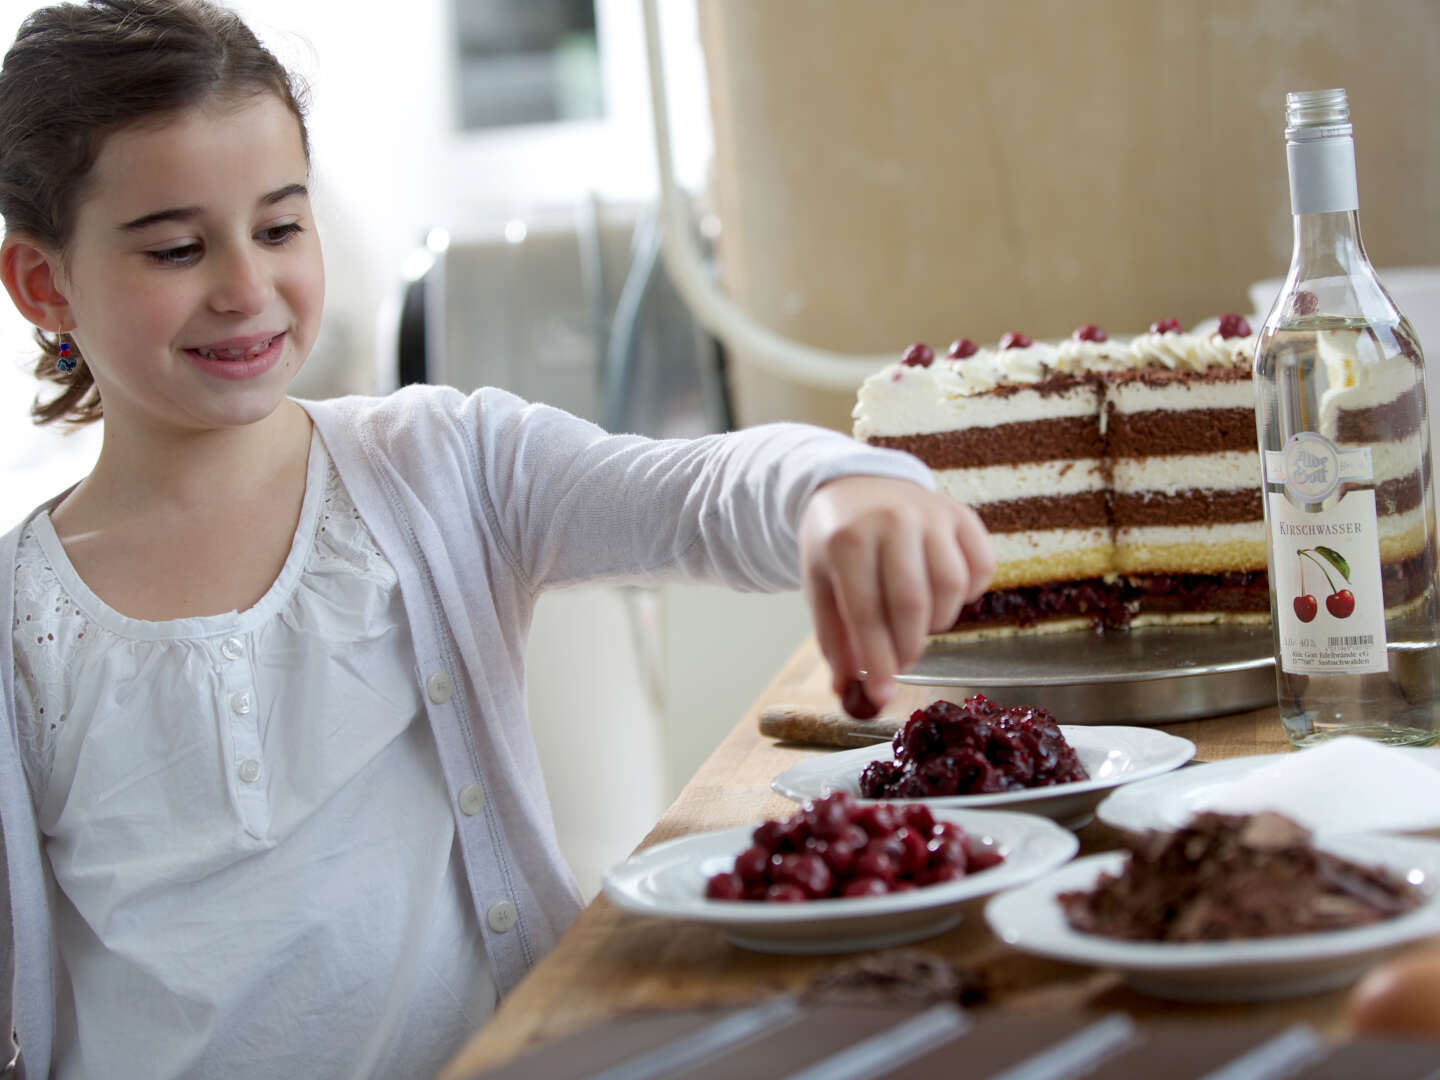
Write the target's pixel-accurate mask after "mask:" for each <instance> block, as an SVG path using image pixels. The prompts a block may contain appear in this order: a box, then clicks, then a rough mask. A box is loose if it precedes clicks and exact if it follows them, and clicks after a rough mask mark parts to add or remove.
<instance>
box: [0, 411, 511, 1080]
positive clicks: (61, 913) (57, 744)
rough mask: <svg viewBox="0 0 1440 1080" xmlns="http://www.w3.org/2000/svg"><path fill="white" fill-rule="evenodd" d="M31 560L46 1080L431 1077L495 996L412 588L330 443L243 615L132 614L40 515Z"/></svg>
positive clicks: (23, 610) (21, 626) (24, 721)
mask: <svg viewBox="0 0 1440 1080" xmlns="http://www.w3.org/2000/svg"><path fill="white" fill-rule="evenodd" d="M17 564H18V565H17V568H16V597H15V600H16V617H15V628H14V638H15V655H16V672H17V675H18V681H17V686H16V697H17V699H18V701H17V705H18V708H19V716H18V722H19V730H20V739H21V750H22V755H23V759H24V766H25V770H26V774H27V776H28V778H29V781H30V786H31V791H32V794H33V797H34V801H35V805H36V807H37V812H38V816H39V823H40V828H41V831H42V833H43V835H44V838H45V848H46V852H47V855H48V857H49V863H50V867H51V869H52V871H53V873H54V878H55V883H56V884H57V885H58V887H59V893H60V896H59V898H58V904H57V913H58V923H57V929H58V940H59V951H60V958H61V961H62V968H63V972H64V978H63V980H62V982H61V984H60V986H59V1000H58V1001H57V1040H56V1045H57V1051H58V1052H57V1057H56V1068H55V1075H56V1076H57V1077H59V1078H61V1080H71V1078H79V1077H99V1076H105V1077H111V1076H142V1075H143V1076H147V1077H154V1078H157V1080H159V1078H164V1077H177V1076H181V1075H184V1076H186V1077H217V1078H218V1077H224V1078H226V1080H231V1078H244V1077H252V1076H253V1077H256V1078H261V1077H264V1078H266V1080H271V1078H274V1077H277V1076H297V1077H298V1076H304V1077H307V1078H320V1077H411V1076H429V1075H432V1074H433V1073H434V1072H435V1071H436V1070H437V1069H438V1068H439V1067H440V1065H441V1064H442V1063H443V1062H444V1061H445V1060H446V1059H447V1057H448V1056H449V1055H450V1054H452V1053H453V1052H454V1050H455V1049H456V1048H457V1047H458V1046H459V1044H460V1043H461V1042H462V1041H463V1039H464V1038H465V1037H466V1036H467V1035H468V1034H469V1033H471V1032H472V1031H473V1030H474V1029H475V1028H476V1027H478V1026H479V1025H480V1024H481V1023H482V1022H483V1021H484V1019H485V1017H487V1016H488V1015H489V1014H490V1012H492V1011H493V1009H494V1005H495V998H496V991H495V982H494V978H493V975H492V972H491V969H490V965H489V962H488V960H487V957H486V955H485V949H484V945H483V941H482V938H481V934H480V929H479V927H478V925H477V921H476V915H475V910H474V906H473V903H472V902H471V901H470V898H469V895H468V891H467V889H466V886H465V881H464V874H463V869H462V867H461V864H460V856H459V850H458V848H457V846H456V843H455V826H454V822H453V819H452V815H451V810H450V807H449V805H448V800H447V795H446V791H445V785H444V782H443V777H442V774H441V771H440V763H439V759H438V756H437V752H436V747H435V744H434V737H433V735H432V734H431V732H430V730H429V726H428V724H427V723H426V722H425V721H424V709H423V702H422V701H421V699H420V692H419V690H418V686H419V684H420V682H421V680H420V679H419V678H418V677H417V673H416V663H415V655H414V648H413V644H412V641H411V637H410V632H409V629H408V624H407V621H406V619H405V612H404V608H403V606H402V604H401V598H400V592H399V589H398V587H397V582H396V575H395V571H394V569H393V568H392V567H391V566H390V564H389V563H388V562H387V561H386V560H385V558H384V557H383V556H382V555H381V554H380V552H379V550H378V548H377V547H376V545H375V542H374V540H373V538H372V537H371V535H370V532H369V530H368V529H367V528H366V526H365V524H364V522H363V521H361V520H360V518H359V514H358V512H357V511H356V510H355V508H354V506H353V504H352V503H351V501H350V498H349V496H348V494H347V493H346V491H345V489H344V486H343V485H342V484H341V483H340V480H339V477H338V475H337V474H336V472H335V470H334V468H333V466H332V465H331V463H330V458H329V455H328V454H327V453H326V451H325V448H324V445H323V443H322V442H321V440H320V438H319V436H318V434H316V435H315V436H314V437H313V439H312V442H311V448H310V462H309V471H308V475H307V479H306V488H305V497H304V504H303V507H302V510H301V515H300V523H299V526H298V527H297V529H296V531H295V538H294V540H293V542H292V545H291V549H290V552H289V555H288V557H287V559H286V561H285V566H284V568H283V570H282V571H281V573H280V576H279V577H278V578H277V579H276V581H275V583H274V584H273V585H272V586H271V588H270V589H269V591H267V592H266V594H265V596H264V597H262V598H261V600H260V601H259V602H258V603H257V604H256V605H255V606H254V607H252V608H250V609H248V610H246V611H242V612H230V613H226V614H223V615H211V616H204V617H200V618H189V619H175V620H172V621H169V622H147V621H143V620H138V619H131V618H128V617H126V616H124V615H121V614H119V613H118V612H116V611H114V610H113V609H111V608H109V607H107V606H106V605H105V604H104V603H103V602H102V601H101V600H100V599H99V598H98V597H97V596H96V595H95V594H94V593H92V592H91V591H90V590H89V589H88V588H87V587H86V586H85V583H84V582H83V581H81V580H80V578H79V576H78V575H77V574H76V573H75V570H74V568H73V567H72V566H71V565H70V562H69V560H68V559H67V557H66V555H65V551H64V548H63V547H62V546H61V544H60V542H59V539H58V538H57V536H56V534H55V531H54V528H53V526H52V525H51V523H50V519H49V517H48V515H42V516H40V517H38V518H36V519H35V521H34V522H33V523H32V526H31V528H30V529H29V530H28V531H27V533H26V535H25V536H24V538H23V539H22V541H21V544H20V549H19V557H18V560H17ZM417 719H418V720H419V722H416V721H417Z"/></svg>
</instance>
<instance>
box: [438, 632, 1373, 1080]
mask: <svg viewBox="0 0 1440 1080" xmlns="http://www.w3.org/2000/svg"><path fill="white" fill-rule="evenodd" d="M925 701H926V699H925V697H924V696H923V692H922V691H920V690H918V689H916V688H913V687H905V688H902V700H901V701H900V702H898V703H897V704H896V705H895V706H893V707H892V709H891V710H887V711H890V712H893V713H897V714H900V715H904V714H905V713H908V712H909V710H910V709H911V708H915V707H919V706H923V705H924V704H925ZM779 703H796V704H803V705H815V706H821V707H824V708H827V709H835V708H836V707H837V702H836V701H835V697H834V695H833V694H832V693H831V692H830V689H829V677H828V671H827V669H826V668H825V665H824V664H823V662H822V661H821V659H820V656H819V652H818V650H817V649H816V648H815V645H814V642H813V640H812V641H809V642H807V643H806V644H805V645H803V646H801V648H800V649H799V650H798V651H797V652H796V654H795V655H794V656H793V657H792V658H791V659H790V661H789V662H788V663H787V664H786V665H785V667H784V668H783V669H782V670H781V671H780V673H779V674H778V675H777V676H776V677H775V679H774V680H773V681H772V682H771V684H770V685H769V686H768V687H767V688H766V690H765V692H764V693H763V694H762V695H761V696H760V698H759V699H757V701H756V702H755V704H754V705H753V706H752V707H751V709H750V711H749V712H748V713H747V714H746V715H745V717H744V718H743V719H742V720H741V721H740V722H739V724H737V725H736V727H735V729H734V730H733V731H731V732H730V734H729V735H728V736H727V737H726V738H725V740H724V741H723V742H722V743H721V744H720V745H719V746H718V747H716V749H715V751H714V753H712V754H711V755H710V757H709V759H708V760H707V761H706V762H705V763H704V764H703V765H702V766H701V767H700V770H699V771H698V772H697V773H696V774H695V777H694V778H693V779H692V780H691V781H690V783H689V784H687V785H686V786H685V789H684V790H683V791H682V792H681V793H680V796H679V798H678V799H676V801H675V803H674V804H673V805H672V806H671V807H670V809H669V810H668V811H666V813H665V815H664V816H663V817H662V818H661V819H660V821H659V822H658V823H657V824H656V826H655V828H654V829H653V830H651V832H650V834H649V835H648V836H647V837H646V838H645V840H644V841H643V842H642V843H641V844H640V847H642V848H644V847H649V846H650V845H652V844H656V843H659V842H661V841H663V840H669V839H672V838H673V837H677V836H683V835H686V834H689V833H698V832H707V831H710V830H713V829H725V828H732V827H734V826H738V825H754V824H758V823H759V822H761V821H763V820H765V819H767V818H780V817H786V816H788V815H789V814H791V813H793V812H794V810H795V804H794V803H792V802H790V801H789V800H787V799H784V798H782V797H781V796H779V795H776V794H775V793H774V792H772V791H771V790H770V781H771V780H772V779H773V778H774V777H775V776H776V775H778V774H779V773H781V772H783V771H784V770H785V769H787V768H789V767H790V766H791V765H794V764H795V763H796V762H799V761H802V760H804V759H806V758H809V757H813V756H815V755H816V754H822V753H826V752H827V751H826V750H824V749H821V748H817V747H809V746H797V745H792V744H781V743H776V742H774V741H773V740H771V739H770V738H768V737H765V736H763V735H761V734H760V732H759V727H758V718H759V714H760V711H761V710H762V709H763V708H765V707H766V706H768V705H772V704H779ZM1061 719H1062V721H1063V717H1062V718H1061ZM1157 726H1159V727H1160V729H1161V730H1164V731H1170V732H1173V733H1174V734H1177V735H1183V736H1185V737H1186V738H1188V739H1190V740H1191V741H1193V742H1194V743H1195V745H1196V747H1197V748H1198V752H1197V757H1198V758H1200V759H1201V760H1210V761H1213V760H1219V759H1221V758H1230V757H1243V756H1247V755H1251V754H1270V753H1277V752H1280V751H1285V750H1289V749H1290V744H1289V742H1288V741H1287V740H1286V738H1285V735H1284V732H1283V730H1282V729H1281V726H1280V719H1279V715H1278V712H1277V711H1276V709H1275V708H1274V707H1270V708H1265V709H1258V710H1256V711H1254V712H1249V713H1240V714H1237V715H1234V716H1225V717H1216V718H1212V719H1208V720H1192V721H1186V722H1183V723H1176V724H1167V725H1157ZM1078 835H1079V837H1080V841H1081V853H1082V854H1086V853H1089V852H1093V851H1103V850H1106V849H1108V848H1113V847H1115V846H1117V837H1116V835H1115V833H1114V831H1113V830H1111V829H1109V828H1108V827H1107V826H1105V825H1102V824H1100V823H1098V822H1096V823H1094V824H1091V825H1089V826H1086V827H1085V828H1084V829H1082V830H1081V831H1080V832H1079V834H1078ZM983 905H984V900H983V899H980V900H976V901H972V908H971V909H967V911H966V913H965V918H964V919H963V920H962V921H961V923H960V924H959V925H958V926H957V927H955V928H954V929H953V930H950V931H949V932H947V933H945V934H942V935H940V936H938V937H934V938H930V939H928V940H926V941H923V942H919V943H916V944H915V945H912V946H909V947H910V948H921V949H924V950H926V951H929V952H932V953H935V954H938V955H940V956H943V957H945V958H946V959H948V960H950V961H951V962H953V963H955V964H957V965H959V966H962V967H965V968H968V969H970V970H973V971H976V972H978V973H979V974H981V975H982V976H983V977H984V979H985V982H986V984H987V985H988V988H989V991H990V1001H991V1002H993V1003H996V1004H1003V1005H1004V1006H1005V1007H1007V1008H1015V1009H1022V1010H1023V1009H1030V1010H1036V1011H1042V1012H1055V1011H1057V1010H1059V1009H1082V1010H1087V1011H1089V1010H1093V1011H1111V1010H1116V1009H1120V1010H1124V1011H1125V1012H1128V1013H1130V1014H1131V1015H1132V1016H1135V1017H1137V1018H1139V1019H1142V1020H1143V1019H1144V1018H1145V1017H1149V1016H1159V1015H1164V1016H1167V1017H1175V1016H1189V1017H1208V1018H1225V1017H1228V1018H1234V1019H1237V1020H1238V1019H1250V1020H1254V1019H1259V1018H1262V1017H1264V1018H1268V1019H1272V1020H1277V1021H1282V1020H1289V1021H1299V1020H1304V1021H1307V1022H1309V1023H1311V1024H1313V1025H1315V1026H1316V1027H1317V1028H1319V1029H1320V1030H1321V1031H1322V1032H1326V1033H1329V1034H1334V1035H1338V1034H1342V1033H1343V1021H1342V1014H1343V1007H1344V1002H1345V997H1346V991H1343V990H1341V991H1334V992H1332V993H1328V994H1321V995H1315V996H1311V997H1304V998H1298V999H1294V1000H1292V1001H1284V1002H1277V1003H1273V1004H1267V1005H1264V1006H1256V1005H1233V1006H1231V1005H1176V1004H1173V1003H1166V1002H1161V1001H1157V1000H1155V999H1152V998H1147V997H1145V996H1143V995H1139V994H1136V993H1133V992H1132V991H1130V990H1128V989H1126V988H1125V987H1124V986H1123V985H1122V983H1121V980H1120V976H1119V975H1118V974H1116V973H1114V972H1106V971H1099V970H1096V969H1094V968H1087V967H1079V966H1074V965H1069V964H1063V963H1059V962H1054V961H1049V960H1044V959H1041V958H1038V957H1030V956H1026V955H1024V954H1021V953H1019V952H1016V951H1014V950H1012V949H1010V948H1009V947H1007V946H1005V945H1004V944H1002V943H1001V942H999V941H998V940H996V938H995V937H994V936H993V935H992V934H991V933H990V931H989V929H988V928H987V927H986V925H985V922H984V919H983V918H982V917H981V908H982V907H983ZM853 959H854V956H853V954H851V955H848V956H771V955H766V954H761V953H754V952H748V951H746V950H743V949H739V948H736V947H734V946H732V945H730V944H728V943H727V942H726V940H725V937H724V934H723V933H722V932H721V931H720V930H719V929H717V928H714V927H710V926H705V925H702V924H698V923H686V922H681V921H671V920H664V919H654V918H645V917H641V916H636V915H629V914H626V913H624V912H622V911H620V909H619V908H617V907H615V906H614V905H613V904H611V903H610V902H609V901H608V900H607V899H605V897H604V896H600V897H597V898H596V899H595V901H594V902H592V903H591V904H590V905H589V906H588V907H586V909H585V910H584V911H583V912H582V913H581V915H580V917H579V918H578V919H577V920H576V922H575V924H574V925H573V926H572V927H571V928H570V930H569V931H568V932H567V933H566V934H565V936H564V937H563V938H562V939H561V940H560V943H559V944H558V945H557V946H556V948H555V950H554V951H553V952H551V953H550V955H549V956H547V957H546V958H545V959H544V960H542V961H541V962H540V964H538V965H537V966H536V968H535V970H534V971H532V972H531V973H530V975H529V976H527V977H526V979H525V980H524V981H523V982H521V984H520V985H519V986H518V987H516V989H515V990H514V991H513V992H512V993H511V994H510V995H509V996H508V997H506V999H505V1000H504V1002H502V1004H501V1005H500V1008H499V1010H498V1011H497V1012H496V1014H495V1015H494V1017H492V1018H491V1020H490V1021H489V1022H488V1023H487V1024H486V1026H485V1027H484V1028H483V1029H482V1030H481V1031H479V1032H478V1033H477V1034H476V1035H475V1037H474V1038H473V1039H471V1041H470V1042H469V1043H468V1044H467V1045H466V1046H465V1047H464V1048H463V1049H462V1050H461V1052H460V1053H459V1054H457V1055H456V1056H455V1058H454V1059H453V1060H452V1061H451V1062H450V1064H449V1065H448V1066H447V1068H446V1070H445V1072H444V1073H443V1074H442V1080H462V1078H466V1077H470V1076H473V1075H474V1074H476V1073H479V1072H481V1071H483V1070H485V1069H488V1068H493V1067H494V1066H496V1065H499V1064H501V1063H503V1062H505V1061H508V1060H509V1059H511V1058H513V1057H515V1056H516V1055H517V1054H519V1053H520V1052H521V1051H523V1050H525V1049H527V1048H528V1047H530V1046H532V1045H535V1044H538V1043H542V1042H546V1041H549V1040H551V1039H555V1038H559V1037H561V1036H563V1035H567V1034H569V1033H571V1032H573V1031H576V1030H578V1029H580V1028H582V1027H586V1026H588V1025H590V1024H592V1023H595V1022H597V1021H600V1020H602V1019H605V1018H607V1017H611V1016H616V1015H619V1014H622V1013H626V1012H630V1011H633V1010H638V1009H644V1008H654V1007H660V1006H663V1007H698V1006H707V1005H716V1006H722V1005H738V1004H742V1003H749V1002H753V1001H755V1000H757V999H760V998H763V997H768V996H771V995H774V994H776V993H781V992H785V991H789V990H800V989H803V988H804V987H806V986H807V985H809V984H810V983H811V981H812V980H814V979H815V977H816V976H817V975H820V974H822V973H823V972H825V971H826V970H828V969H830V968H832V967H835V966H837V965H840V964H844V963H847V962H850V961H852V960H853Z"/></svg>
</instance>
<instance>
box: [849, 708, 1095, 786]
mask: <svg viewBox="0 0 1440 1080" xmlns="http://www.w3.org/2000/svg"><path fill="white" fill-rule="evenodd" d="M892 745H893V747H894V760H893V761H872V762H871V763H870V764H869V765H867V766H866V767H865V771H864V772H863V773H861V774H860V793H861V794H862V795H864V796H865V797H866V798H869V799H879V798H927V797H931V796H942V795H980V794H985V793H989V792H1000V791H1017V790H1020V789H1022V788H1033V787H1046V786H1048V785H1051V784H1065V783H1069V782H1071V781H1073V780H1088V779H1089V774H1088V773H1086V771H1085V767H1084V766H1083V765H1081V764H1080V759H1079V758H1078V757H1076V756H1075V750H1074V748H1073V747H1072V746H1071V745H1070V744H1069V743H1068V742H1066V740H1065V735H1064V733H1063V732H1062V731H1061V730H1060V725H1059V724H1057V723H1056V722H1055V718H1054V717H1053V716H1052V715H1050V713H1049V712H1048V711H1047V710H1045V709H1041V708H1037V707H1034V706H1029V705H1025V706H1019V707H1016V708H1005V707H1004V706H1001V705H997V704H995V703H994V702H993V701H991V700H990V699H989V698H987V697H984V696H983V695H981V694H976V695H975V696H974V697H971V698H966V699H965V704H964V705H956V704H955V703H954V702H952V701H937V702H935V703H934V704H932V705H930V706H928V707H927V708H924V709H917V710H916V711H915V712H914V713H912V714H911V715H910V719H909V720H907V721H906V722H905V726H904V727H902V728H901V729H900V730H899V731H897V732H896V733H895V738H894V740H893V741H892Z"/></svg>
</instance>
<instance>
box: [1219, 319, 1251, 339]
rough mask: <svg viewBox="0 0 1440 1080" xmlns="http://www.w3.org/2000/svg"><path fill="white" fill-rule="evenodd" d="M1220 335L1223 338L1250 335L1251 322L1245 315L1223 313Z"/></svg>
mask: <svg viewBox="0 0 1440 1080" xmlns="http://www.w3.org/2000/svg"><path fill="white" fill-rule="evenodd" d="M1220 336H1221V337H1222V338H1232V337H1249V336H1250V324H1249V323H1248V322H1246V321H1245V316H1243V315H1235V314H1230V315H1221V316H1220Z"/></svg>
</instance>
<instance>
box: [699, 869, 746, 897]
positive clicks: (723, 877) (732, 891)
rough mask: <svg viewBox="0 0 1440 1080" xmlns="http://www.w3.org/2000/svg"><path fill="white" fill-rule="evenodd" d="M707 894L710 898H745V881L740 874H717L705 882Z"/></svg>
mask: <svg viewBox="0 0 1440 1080" xmlns="http://www.w3.org/2000/svg"><path fill="white" fill-rule="evenodd" d="M705 896H706V898H707V899H710V900H744V899H745V883H744V882H743V881H741V880H740V875H739V874H715V875H714V876H713V877H711V878H710V880H709V881H707V882H706V883H705Z"/></svg>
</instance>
